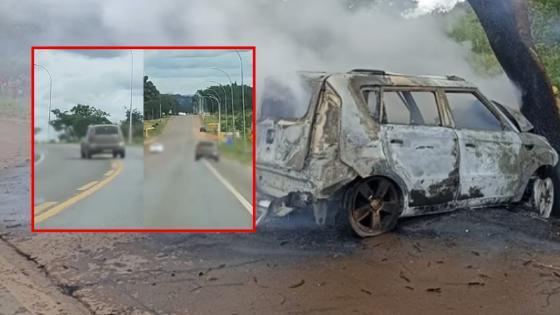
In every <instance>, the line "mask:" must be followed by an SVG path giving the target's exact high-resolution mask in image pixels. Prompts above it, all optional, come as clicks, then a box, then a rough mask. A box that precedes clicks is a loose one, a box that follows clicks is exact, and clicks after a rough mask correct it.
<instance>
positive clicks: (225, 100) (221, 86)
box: [210, 81, 227, 131]
mask: <svg viewBox="0 0 560 315" xmlns="http://www.w3.org/2000/svg"><path fill="white" fill-rule="evenodd" d="M210 82H212V83H215V84H217V85H219V86H220V88H221V89H222V92H224V102H225V104H224V105H225V106H224V109H225V110H226V112H225V115H226V117H227V92H226V89H225V88H224V86H223V85H222V84H221V83H220V82H217V81H210ZM224 129H225V130H226V131H227V119H226V121H225V124H224Z"/></svg>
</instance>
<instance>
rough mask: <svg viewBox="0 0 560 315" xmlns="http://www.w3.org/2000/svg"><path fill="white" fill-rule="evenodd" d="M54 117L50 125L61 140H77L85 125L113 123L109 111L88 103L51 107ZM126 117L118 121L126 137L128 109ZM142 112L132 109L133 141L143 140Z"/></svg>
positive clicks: (81, 135)
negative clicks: (63, 107)
mask: <svg viewBox="0 0 560 315" xmlns="http://www.w3.org/2000/svg"><path fill="white" fill-rule="evenodd" d="M51 112H52V113H53V115H54V118H53V119H52V120H51V126H52V127H53V128H54V130H56V131H57V132H59V136H58V138H59V140H60V141H63V142H79V141H80V140H81V139H82V138H83V137H84V136H85V135H86V131H87V127H88V126H89V125H95V124H113V122H111V121H110V120H109V113H107V112H104V111H102V110H100V109H97V108H95V107H93V106H90V105H83V104H77V105H75V106H74V107H72V108H71V109H70V110H67V111H61V110H60V109H53V110H52V111H51ZM125 113H126V119H125V120H122V121H121V122H120V123H119V126H120V127H121V131H122V133H123V136H124V137H125V139H126V138H128V129H129V121H130V120H129V113H130V111H129V110H126V111H125ZM142 120H143V118H142V114H141V113H140V112H138V111H137V110H133V111H132V136H133V138H132V139H133V143H142V142H143V123H142Z"/></svg>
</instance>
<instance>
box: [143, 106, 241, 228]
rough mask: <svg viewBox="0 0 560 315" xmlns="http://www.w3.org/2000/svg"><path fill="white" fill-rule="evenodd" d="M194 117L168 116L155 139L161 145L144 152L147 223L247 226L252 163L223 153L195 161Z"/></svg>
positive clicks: (193, 225) (156, 224) (169, 225)
mask: <svg viewBox="0 0 560 315" xmlns="http://www.w3.org/2000/svg"><path fill="white" fill-rule="evenodd" d="M198 123H199V120H198V118H197V117H193V116H174V117H171V118H170V119H169V121H168V122H167V125H166V127H165V129H164V131H163V133H162V134H161V135H160V136H159V137H158V139H157V142H159V143H162V144H163V145H164V151H163V152H162V153H159V154H150V153H148V152H146V153H145V154H144V174H145V180H144V206H145V216H144V221H145V226H146V227H147V228H153V229H251V228H252V207H251V206H250V203H251V185H252V184H251V176H252V173H251V168H250V167H246V166H242V165H240V164H238V163H237V162H234V161H228V160H226V159H225V158H223V157H222V158H221V160H220V162H214V161H208V160H204V159H203V160H200V161H198V162H196V161H195V160H194V154H195V146H196V143H197V142H198V140H199V134H198V128H197V127H198ZM228 186H230V187H231V188H233V189H230V188H228Z"/></svg>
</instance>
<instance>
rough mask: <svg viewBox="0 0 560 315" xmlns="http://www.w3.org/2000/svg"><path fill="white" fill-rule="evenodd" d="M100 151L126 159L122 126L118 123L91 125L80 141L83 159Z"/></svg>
mask: <svg viewBox="0 0 560 315" xmlns="http://www.w3.org/2000/svg"><path fill="white" fill-rule="evenodd" d="M98 153H112V154H113V157H114V158H115V157H117V156H120V157H121V158H123V159H124V156H125V149H124V138H123V135H122V132H121V128H119V126H117V125H90V126H88V129H87V132H86V136H85V137H84V138H83V139H82V142H81V143H80V154H81V156H82V159H85V158H88V159H91V157H92V156H93V155H94V154H98Z"/></svg>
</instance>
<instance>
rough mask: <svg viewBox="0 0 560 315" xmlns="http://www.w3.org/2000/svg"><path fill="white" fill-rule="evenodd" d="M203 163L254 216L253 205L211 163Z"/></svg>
mask: <svg viewBox="0 0 560 315" xmlns="http://www.w3.org/2000/svg"><path fill="white" fill-rule="evenodd" d="M202 162H204V165H205V166H206V168H208V169H209V170H210V172H212V174H214V176H216V177H217V178H218V179H219V180H220V182H222V184H224V186H226V188H227V189H228V190H229V191H230V192H231V193H232V194H233V195H234V196H235V198H237V200H239V202H240V203H241V205H243V207H244V208H245V209H246V210H247V211H249V213H250V214H251V215H253V206H252V205H251V203H250V202H249V201H247V199H245V198H244V197H243V196H242V195H241V194H240V193H239V192H238V191H237V190H235V188H233V186H232V185H231V184H230V183H229V182H228V181H227V180H226V179H225V178H224V177H223V176H222V175H221V174H220V173H219V172H218V171H217V170H216V169H215V168H214V167H213V166H212V165H211V164H210V163H208V161H205V160H203V161H202Z"/></svg>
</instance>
